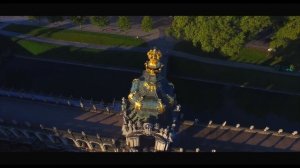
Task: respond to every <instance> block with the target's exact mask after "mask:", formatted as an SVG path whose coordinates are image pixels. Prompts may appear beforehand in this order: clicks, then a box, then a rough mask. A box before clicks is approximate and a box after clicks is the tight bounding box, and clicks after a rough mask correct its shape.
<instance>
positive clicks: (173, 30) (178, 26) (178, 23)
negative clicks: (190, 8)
mask: <svg viewBox="0 0 300 168" xmlns="http://www.w3.org/2000/svg"><path fill="white" fill-rule="evenodd" d="M189 18H190V17H189V16H174V18H173V21H172V25H171V27H170V29H169V30H170V35H172V36H174V37H175V38H177V39H179V38H182V37H184V35H183V31H184V29H185V27H186V25H187V24H188V23H189Z"/></svg>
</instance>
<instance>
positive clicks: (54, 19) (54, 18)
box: [47, 16, 64, 23]
mask: <svg viewBox="0 0 300 168" xmlns="http://www.w3.org/2000/svg"><path fill="white" fill-rule="evenodd" d="M47 19H48V21H49V22H50V23H54V22H59V21H63V20H64V17H63V16H47Z"/></svg>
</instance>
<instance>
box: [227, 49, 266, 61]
mask: <svg viewBox="0 0 300 168" xmlns="http://www.w3.org/2000/svg"><path fill="white" fill-rule="evenodd" d="M269 59H270V57H268V56H267V53H266V52H263V51H261V50H258V49H255V48H243V49H242V50H241V51H240V55H238V56H235V57H230V58H229V60H232V61H236V62H244V63H252V64H262V63H264V62H265V61H267V60H269Z"/></svg>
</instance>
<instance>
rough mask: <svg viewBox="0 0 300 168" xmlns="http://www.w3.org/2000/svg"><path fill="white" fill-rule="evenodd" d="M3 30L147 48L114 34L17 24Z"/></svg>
mask: <svg viewBox="0 0 300 168" xmlns="http://www.w3.org/2000/svg"><path fill="white" fill-rule="evenodd" d="M4 30H6V31H12V32H18V33H23V34H30V35H33V36H37V37H44V38H51V39H57V40H65V41H74V42H83V43H90V44H99V45H108V46H134V47H138V46H139V47H140V46H142V47H145V46H147V44H146V43H145V42H144V41H143V40H142V39H136V38H133V37H129V36H124V35H116V34H107V33H95V32H86V31H78V30H69V29H60V28H46V27H40V26H29V25H19V24H10V25H8V26H6V27H5V28H4Z"/></svg>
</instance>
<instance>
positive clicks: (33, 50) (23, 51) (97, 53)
mask: <svg viewBox="0 0 300 168" xmlns="http://www.w3.org/2000/svg"><path fill="white" fill-rule="evenodd" d="M13 40H14V41H15V42H16V45H15V49H14V51H15V53H16V54H20V55H24V56H29V57H37V58H50V59H58V60H64V61H73V62H80V63H88V64H104V65H111V66H118V67H128V68H136V69H143V67H144V62H145V60H146V59H147V57H146V55H145V54H143V53H139V52H131V51H130V52H129V51H126V52H124V51H106V50H98V49H89V48H77V47H70V46H58V45H53V44H48V43H41V42H34V41H30V40H20V39H18V40H16V39H13Z"/></svg>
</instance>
